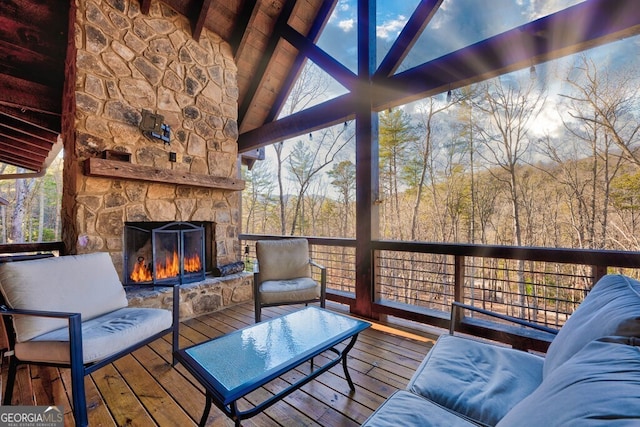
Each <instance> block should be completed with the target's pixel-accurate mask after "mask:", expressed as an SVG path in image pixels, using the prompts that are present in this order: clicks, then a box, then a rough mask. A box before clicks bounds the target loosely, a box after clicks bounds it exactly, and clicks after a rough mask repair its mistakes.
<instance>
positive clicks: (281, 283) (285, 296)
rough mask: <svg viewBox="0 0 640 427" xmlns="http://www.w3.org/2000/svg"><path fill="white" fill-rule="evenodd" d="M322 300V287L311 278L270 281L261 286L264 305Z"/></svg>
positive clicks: (261, 298) (261, 299)
mask: <svg viewBox="0 0 640 427" xmlns="http://www.w3.org/2000/svg"><path fill="white" fill-rule="evenodd" d="M318 298H320V285H319V284H318V282H316V281H315V280H313V279H312V278H310V277H300V278H297V279H290V280H269V281H266V282H262V283H261V284H260V301H261V302H262V303H263V304H278V303H288V302H300V301H311V300H314V299H318Z"/></svg>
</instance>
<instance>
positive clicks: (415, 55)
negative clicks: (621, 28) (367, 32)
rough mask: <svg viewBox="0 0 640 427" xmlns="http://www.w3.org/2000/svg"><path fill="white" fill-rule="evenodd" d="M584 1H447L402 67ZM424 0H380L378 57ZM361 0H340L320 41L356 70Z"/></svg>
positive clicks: (413, 64)
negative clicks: (357, 1) (358, 12)
mask: <svg viewBox="0 0 640 427" xmlns="http://www.w3.org/2000/svg"><path fill="white" fill-rule="evenodd" d="M580 2H581V0H544V1H543V0H529V1H526V0H491V1H487V0H445V1H443V3H442V5H441V6H440V9H439V10H438V12H437V13H436V15H435V16H434V18H433V20H432V21H431V22H430V24H429V25H428V26H427V28H426V29H425V30H424V32H423V34H422V36H421V38H420V39H419V40H418V42H417V43H416V45H415V46H414V47H413V49H412V52H411V53H410V55H409V56H408V57H407V58H406V60H405V64H403V66H402V67H401V69H407V68H410V67H412V66H416V65H418V64H421V63H423V62H426V61H428V60H431V59H435V58H437V57H439V56H442V55H443V54H446V53H449V52H452V51H454V50H457V49H460V48H463V47H465V46H467V45H469V44H473V43H475V42H477V41H480V40H483V39H485V38H488V37H491V36H494V35H496V34H499V33H501V32H504V31H507V30H509V29H512V28H514V27H517V26H519V25H522V24H524V23H526V22H529V21H530V20H532V19H536V18H540V17H542V16H546V15H548V14H550V13H553V12H557V11H558V10H561V9H564V8H566V7H568V6H571V5H574V4H577V3H580ZM418 3H419V0H395V1H392V0H378V1H377V6H376V7H377V22H376V34H377V36H378V40H377V43H378V62H380V61H381V60H382V57H383V55H384V54H385V53H386V52H387V50H388V49H389V47H390V46H391V45H392V43H393V41H394V40H395V38H396V37H397V35H398V34H399V33H400V31H402V28H403V27H404V25H405V24H406V22H407V20H408V19H409V17H410V16H411V14H412V13H413V11H414V10H415V8H416V6H417V5H418ZM356 8H357V3H356V0H340V1H339V2H338V4H337V6H336V8H335V10H334V12H333V15H332V16H331V19H330V20H329V23H328V24H327V26H326V27H325V29H324V31H323V34H322V36H321V37H320V40H319V42H318V45H319V46H320V47H321V48H322V49H324V50H325V51H327V52H328V53H329V54H331V55H332V56H334V57H335V58H336V59H337V60H339V61H340V62H342V63H343V64H344V65H346V66H347V67H349V68H350V69H351V70H352V71H355V70H356V57H357V55H356V53H357V52H356V46H357V31H356V30H357V9H356Z"/></svg>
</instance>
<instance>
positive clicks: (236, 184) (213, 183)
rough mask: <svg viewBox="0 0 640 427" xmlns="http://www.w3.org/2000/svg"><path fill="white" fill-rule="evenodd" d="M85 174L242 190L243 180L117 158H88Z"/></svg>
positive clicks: (85, 164) (85, 163)
mask: <svg viewBox="0 0 640 427" xmlns="http://www.w3.org/2000/svg"><path fill="white" fill-rule="evenodd" d="M84 170H85V174H86V175H88V176H98V177H104V178H119V179H133V180H138V181H151V182H163V183H167V184H178V185H189V186H193V187H206V188H217V189H220V190H232V191H242V190H244V181H243V180H241V179H235V178H224V177H219V176H211V175H198V174H193V173H188V172H184V171H174V170H170V169H159V168H156V167H153V166H144V165H134V164H131V163H128V162H122V161H118V160H108V159H98V158H93V157H92V158H89V159H87V160H85V162H84Z"/></svg>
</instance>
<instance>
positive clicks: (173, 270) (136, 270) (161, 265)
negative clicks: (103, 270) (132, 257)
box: [129, 252, 202, 282]
mask: <svg viewBox="0 0 640 427" xmlns="http://www.w3.org/2000/svg"><path fill="white" fill-rule="evenodd" d="M144 261H145V260H144V257H139V258H138V262H137V263H136V264H135V266H134V267H133V271H132V272H131V275H130V276H129V278H130V279H131V280H132V281H134V282H150V281H151V280H153V270H152V269H151V268H150V265H151V264H149V265H147V264H145V262H144ZM201 269H202V262H201V261H200V255H198V254H195V255H192V256H185V257H184V271H185V273H196V272H198V271H200V270H201ZM155 270H156V280H160V279H168V278H171V277H177V276H178V275H179V274H180V257H179V256H178V253H177V252H173V253H172V254H170V253H168V254H167V255H166V256H165V258H164V260H157V262H156V266H155Z"/></svg>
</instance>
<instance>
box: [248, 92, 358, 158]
mask: <svg viewBox="0 0 640 427" xmlns="http://www.w3.org/2000/svg"><path fill="white" fill-rule="evenodd" d="M355 101H356V100H355V98H354V96H353V95H351V94H347V95H342V96H340V97H338V98H335V99H332V100H330V101H327V102H324V103H322V104H320V105H316V106H314V107H310V108H307V109H306V110H304V111H301V112H299V113H294V114H291V115H290V116H287V117H284V118H282V119H280V120H278V121H275V122H270V123H266V124H264V125H262V126H260V127H259V128H257V129H253V130H251V131H249V132H245V133H243V134H241V135H240V136H239V137H238V152H239V153H245V152H247V151H251V150H253V149H256V148H260V147H263V146H265V145H269V144H273V143H274V142H278V141H283V140H285V139H289V138H294V137H296V136H299V135H303V134H305V133H309V132H313V131H314V130H318V129H323V128H325V127H327V126H332V125H335V124H338V123H341V122H344V121H346V120H352V119H353V118H354V117H355V113H354V111H355Z"/></svg>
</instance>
